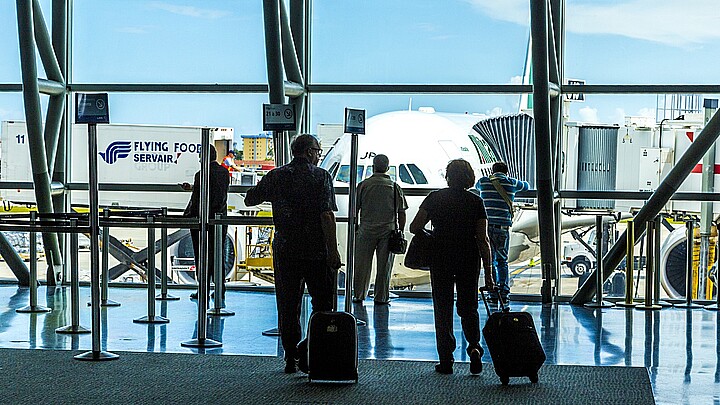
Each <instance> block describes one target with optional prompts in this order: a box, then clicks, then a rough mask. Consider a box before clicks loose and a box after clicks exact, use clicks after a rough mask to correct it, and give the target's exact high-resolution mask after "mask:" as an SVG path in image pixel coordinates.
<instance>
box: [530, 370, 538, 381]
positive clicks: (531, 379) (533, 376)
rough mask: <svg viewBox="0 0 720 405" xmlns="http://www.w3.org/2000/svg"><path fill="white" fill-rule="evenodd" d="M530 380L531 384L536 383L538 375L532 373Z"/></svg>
mask: <svg viewBox="0 0 720 405" xmlns="http://www.w3.org/2000/svg"><path fill="white" fill-rule="evenodd" d="M530 382H531V383H533V384H537V383H538V375H537V373H535V374H533V375H531V376H530Z"/></svg>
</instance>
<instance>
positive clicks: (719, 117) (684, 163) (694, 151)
mask: <svg viewBox="0 0 720 405" xmlns="http://www.w3.org/2000/svg"><path fill="white" fill-rule="evenodd" d="M718 136H720V114H717V113H715V115H713V117H712V119H710V121H709V122H708V123H707V125H706V126H705V128H703V130H702V131H701V132H700V134H698V136H697V138H696V139H695V140H694V141H693V143H691V144H690V147H688V149H687V150H686V151H685V153H684V154H683V155H682V157H681V158H680V160H678V161H677V163H676V164H675V167H673V168H672V170H670V172H669V173H668V174H667V176H666V177H665V180H663V181H662V182H661V183H660V185H658V188H657V190H656V191H655V192H654V193H653V194H652V196H651V197H650V199H649V200H648V201H647V202H646V203H645V206H644V207H643V208H642V209H641V210H640V212H638V213H637V215H636V216H635V224H636V226H635V232H634V233H635V239H639V238H640V235H642V234H643V232H645V226H646V223H647V221H649V220H650V219H652V218H654V217H655V216H656V215H657V214H658V213H660V210H662V209H663V207H664V206H665V204H666V203H667V202H668V200H670V197H672V195H673V194H674V193H675V192H676V191H677V189H678V188H679V187H680V185H681V184H682V183H683V181H685V179H686V178H687V176H688V175H689V174H690V172H691V171H692V169H693V168H694V167H695V165H696V164H697V163H698V162H700V159H702V157H703V155H705V153H706V152H707V151H708V150H709V149H710V147H712V146H713V145H714V144H715V141H716V140H717V139H718ZM626 232H627V231H626ZM626 248H627V241H626V236H625V233H623V235H621V236H620V238H619V239H618V241H617V242H616V243H615V244H614V245H613V247H612V248H611V249H610V251H609V252H608V253H607V254H606V255H605V257H604V258H603V270H604V274H603V280H606V279H607V278H608V276H610V274H611V273H612V272H613V271H614V270H615V268H616V267H617V265H618V264H620V262H621V261H622V258H623V255H624V254H625V249H626ZM658 270H659V269H658ZM594 293H595V280H594V279H593V278H590V279H588V280H587V281H586V282H585V284H583V285H582V287H580V288H579V289H578V290H577V291H576V292H575V295H574V296H573V297H572V300H571V301H570V303H572V304H577V305H580V304H584V303H586V302H588V301H590V299H592V295H593V294H594Z"/></svg>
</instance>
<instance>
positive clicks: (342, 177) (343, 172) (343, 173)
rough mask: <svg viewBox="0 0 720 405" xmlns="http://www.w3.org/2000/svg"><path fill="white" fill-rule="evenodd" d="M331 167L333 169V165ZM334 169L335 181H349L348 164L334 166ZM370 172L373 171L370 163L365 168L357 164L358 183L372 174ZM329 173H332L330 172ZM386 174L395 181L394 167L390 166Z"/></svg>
mask: <svg viewBox="0 0 720 405" xmlns="http://www.w3.org/2000/svg"><path fill="white" fill-rule="evenodd" d="M331 169H333V167H331ZM335 170H337V176H335V181H339V182H341V183H350V165H342V166H340V169H339V170H338V169H337V168H335ZM363 173H364V174H365V175H364V176H363ZM372 173H373V169H372V165H370V166H368V167H367V168H365V166H364V165H361V166H358V168H357V181H358V183H359V182H361V181H362V180H363V179H366V178H368V177H370V176H372ZM330 174H332V172H331V173H330ZM387 174H388V175H389V176H390V179H392V181H395V177H396V167H395V166H390V168H389V169H388V171H387Z"/></svg>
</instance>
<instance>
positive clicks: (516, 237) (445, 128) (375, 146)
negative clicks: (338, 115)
mask: <svg viewBox="0 0 720 405" xmlns="http://www.w3.org/2000/svg"><path fill="white" fill-rule="evenodd" d="M506 118H510V119H513V120H515V121H524V122H526V123H527V122H530V123H531V120H532V118H531V117H529V116H528V115H526V114H513V115H510V116H505V117H489V116H487V115H484V114H457V113H440V112H436V111H435V110H434V109H433V108H429V107H421V108H419V109H418V110H407V111H393V112H387V113H382V114H378V115H375V116H373V117H371V118H369V119H368V120H367V121H366V127H365V135H360V136H358V162H357V165H358V169H357V170H358V181H362V179H364V178H366V177H369V176H370V175H371V174H372V159H373V157H374V156H375V155H377V154H380V153H382V154H385V155H387V156H388V157H389V159H390V169H389V171H388V174H389V175H390V177H391V178H392V179H393V180H394V181H396V182H397V183H398V185H399V186H400V187H401V188H403V189H412V190H427V191H428V192H430V191H431V190H436V189H439V188H444V187H447V182H446V181H445V173H444V172H445V167H446V165H447V163H448V162H449V161H450V160H452V159H457V158H462V159H465V160H467V161H468V162H470V164H471V165H472V167H473V169H474V171H475V176H476V178H479V177H481V176H485V175H490V174H492V173H491V168H492V164H493V163H494V162H496V161H497V160H501V159H508V158H509V157H508V156H503V155H501V154H500V153H501V152H503V147H504V146H506V145H503V144H502V142H498V139H494V138H493V137H492V136H489V135H487V134H484V133H483V132H488V131H487V128H480V127H478V123H479V122H482V121H488V120H489V121H493V120H495V121H497V120H499V119H500V120H501V119H506ZM526 127H527V130H528V131H527V133H525V135H526V136H529V133H530V130H531V125H526ZM476 128H477V129H476ZM523 128H525V127H523ZM350 137H351V135H350V134H343V135H342V136H340V137H339V138H338V139H337V140H336V141H335V143H334V144H333V146H332V147H331V148H330V149H329V151H328V152H327V153H326V155H325V157H324V159H323V161H322V162H321V163H320V167H322V168H324V169H326V170H327V171H328V172H329V173H330V174H331V176H332V177H333V181H334V186H335V187H348V186H349V181H350V143H351V138H350ZM525 144H526V145H530V144H531V142H526V143H525ZM505 149H507V148H505ZM522 155H524V153H523V154H522ZM509 160H513V159H512V158H510V159H509ZM517 160H524V156H518V159H517ZM525 166H527V164H526V165H525ZM525 166H523V167H522V169H525V168H526V167H525ZM517 169H518V168H517V165H516V167H515V168H514V170H511V172H512V173H511V175H512V174H514V175H515V176H518V173H517V172H518V170H517ZM533 171H534V167H533ZM532 177H533V180H534V176H532ZM413 194H414V193H413ZM336 197H337V204H338V208H339V211H338V213H337V215H338V216H339V217H347V215H348V211H347V210H348V195H347V194H338V195H337V196H336ZM424 198H425V195H409V196H406V199H407V201H408V206H409V207H408V210H407V218H408V222H409V221H411V220H412V218H414V216H415V214H416V213H417V210H418V207H419V206H420V204H421V203H422V201H423V199H424ZM524 204H527V205H528V206H530V205H531V203H529V202H525V203H524ZM338 234H339V235H346V234H347V225H346V224H344V223H339V224H338ZM406 237H408V238H410V237H411V235H410V234H409V233H408V232H407V229H406ZM340 245H341V249H340V250H341V254H342V255H346V252H345V251H344V250H345V249H344V247H345V241H344V240H341V242H340ZM539 251H540V249H539V242H538V226H537V211H536V210H519V211H518V212H517V213H516V215H515V219H514V222H513V228H512V232H511V238H510V249H509V261H510V262H518V261H527V260H530V259H532V258H534V257H536V256H537V255H538V254H539ZM344 259H345V258H344ZM403 259H404V256H403V255H399V257H398V258H397V260H395V264H394V268H393V279H392V281H391V284H392V285H393V286H394V287H406V286H409V285H417V284H424V283H427V282H428V276H427V273H426V272H422V271H419V270H413V269H409V268H407V267H405V266H404V264H403Z"/></svg>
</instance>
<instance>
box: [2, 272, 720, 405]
mask: <svg viewBox="0 0 720 405" xmlns="http://www.w3.org/2000/svg"><path fill="white" fill-rule="evenodd" d="M80 291H81V294H80V296H81V300H80V303H81V306H80V325H81V326H85V327H87V328H90V326H91V325H90V317H91V314H90V308H89V307H88V306H87V302H88V301H89V298H90V291H89V289H88V288H81V290H80ZM170 292H171V294H173V295H177V296H179V297H180V298H181V299H180V300H179V301H169V302H168V301H156V314H157V315H162V316H166V317H167V318H168V319H169V320H170V322H169V323H167V324H158V325H147V324H140V323H134V322H133V319H137V318H141V317H143V316H146V315H147V312H148V305H147V291H146V290H143V289H137V288H111V289H110V295H109V297H110V299H112V300H115V301H118V302H120V303H121V306H119V307H110V308H106V309H105V308H104V309H103V310H102V327H101V330H102V348H103V350H108V351H110V352H112V351H135V352H143V351H153V352H198V350H197V349H187V348H184V347H181V346H180V344H181V343H182V342H185V341H188V340H190V339H192V338H193V337H194V336H195V334H196V333H197V316H198V310H197V305H196V303H195V301H191V300H190V299H189V298H188V296H189V294H190V292H191V290H171V291H170ZM38 296H39V298H38V303H39V304H40V305H45V306H48V307H50V308H52V309H53V311H52V312H49V313H42V314H26V313H17V312H16V311H15V309H18V308H21V307H24V306H26V305H28V303H29V290H28V289H27V288H24V289H18V288H17V287H15V286H12V285H5V286H0V347H6V348H42V349H76V350H77V349H79V350H89V349H91V344H92V343H91V342H92V340H91V336H90V334H84V335H61V334H57V333H55V329H56V328H58V327H62V326H65V325H68V324H70V323H71V311H70V289H69V288H54V289H49V290H48V289H46V288H44V287H41V288H40V289H39V295H38ZM341 299H342V297H341ZM304 306H305V308H306V310H305V312H304V318H305V319H307V316H308V315H309V308H307V307H308V306H309V299H306V300H305V302H304ZM341 307H342V303H341ZM227 308H228V309H229V310H232V311H234V312H235V315H234V316H226V317H209V318H208V319H209V320H208V324H207V331H208V334H207V336H208V337H209V338H212V339H216V340H220V341H222V347H220V348H217V349H208V350H205V352H206V353H212V354H220V353H225V354H230V353H231V354H248V355H261V356H281V355H282V348H281V346H280V343H279V339H278V338H277V337H273V336H264V335H263V334H262V332H263V331H267V330H270V329H273V328H274V327H275V326H276V322H277V317H276V312H275V297H274V295H273V294H272V293H262V292H246V291H245V292H243V291H228V293H227ZM512 308H513V310H517V311H519V310H522V311H528V312H530V313H531V314H532V315H533V317H534V318H535V323H536V326H537V329H538V333H539V334H540V340H541V342H542V344H543V347H544V348H545V351H546V353H547V362H548V363H549V364H577V365H604V366H618V367H623V366H639V367H647V369H648V372H649V373H650V379H651V381H652V384H653V391H654V393H655V399H656V401H657V402H658V403H660V404H679V403H687V404H720V317H718V314H717V312H711V311H707V310H703V309H696V310H682V309H673V308H670V309H663V310H662V311H653V312H642V311H639V310H624V309H605V310H602V311H601V312H598V311H595V310H589V309H584V308H578V307H574V306H570V305H565V304H560V305H553V306H542V305H541V304H539V303H521V302H513V303H512ZM353 311H354V313H355V315H356V316H357V317H358V318H359V319H362V320H364V321H366V323H367V324H366V325H365V326H361V327H360V328H359V352H360V357H361V358H373V359H393V360H399V359H407V360H436V359H437V354H436V352H435V334H434V329H433V315H432V302H431V301H430V300H429V299H410V298H398V299H395V300H394V301H393V302H392V303H391V305H389V306H375V305H373V302H372V300H368V301H365V302H364V303H363V304H355V305H354V306H353ZM481 317H482V319H481V322H482V323H484V318H485V313H484V310H483V311H481ZM455 331H456V336H457V339H458V349H457V351H456V353H455V358H456V361H468V359H467V356H466V355H465V350H464V349H465V347H466V343H465V342H464V340H463V339H462V334H461V333H460V321H459V319H456V322H455ZM69 358H70V357H69ZM483 361H485V362H490V357H489V354H488V353H487V351H486V352H485V357H484V358H483ZM278 367H282V361H280V360H278ZM490 370H491V369H488V372H492V371H490ZM5 378H8V377H7V376H6V377H5Z"/></svg>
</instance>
